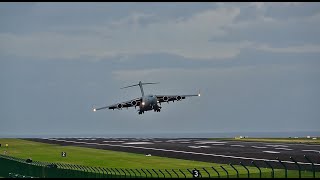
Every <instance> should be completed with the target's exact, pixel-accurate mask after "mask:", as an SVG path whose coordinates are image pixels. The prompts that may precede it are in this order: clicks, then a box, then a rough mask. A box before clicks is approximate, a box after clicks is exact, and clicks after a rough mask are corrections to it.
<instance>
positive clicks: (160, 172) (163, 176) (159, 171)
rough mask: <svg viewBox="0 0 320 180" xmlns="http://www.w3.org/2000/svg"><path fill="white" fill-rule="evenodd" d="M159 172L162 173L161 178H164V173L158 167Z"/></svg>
mask: <svg viewBox="0 0 320 180" xmlns="http://www.w3.org/2000/svg"><path fill="white" fill-rule="evenodd" d="M159 172H160V173H161V174H162V175H163V178H166V175H164V173H163V172H162V171H161V169H159Z"/></svg>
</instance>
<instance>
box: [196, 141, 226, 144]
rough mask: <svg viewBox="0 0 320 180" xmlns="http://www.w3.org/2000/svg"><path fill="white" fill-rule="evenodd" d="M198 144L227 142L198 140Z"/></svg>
mask: <svg viewBox="0 0 320 180" xmlns="http://www.w3.org/2000/svg"><path fill="white" fill-rule="evenodd" d="M196 142H197V143H196V144H225V143H227V142H222V141H196Z"/></svg>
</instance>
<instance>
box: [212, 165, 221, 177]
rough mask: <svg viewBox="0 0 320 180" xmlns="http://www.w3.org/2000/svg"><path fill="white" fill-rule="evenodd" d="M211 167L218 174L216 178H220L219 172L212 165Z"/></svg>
mask: <svg viewBox="0 0 320 180" xmlns="http://www.w3.org/2000/svg"><path fill="white" fill-rule="evenodd" d="M211 168H212V169H213V170H214V171H215V172H216V173H217V174H218V178H220V173H219V172H218V171H217V170H216V169H215V168H214V167H211Z"/></svg>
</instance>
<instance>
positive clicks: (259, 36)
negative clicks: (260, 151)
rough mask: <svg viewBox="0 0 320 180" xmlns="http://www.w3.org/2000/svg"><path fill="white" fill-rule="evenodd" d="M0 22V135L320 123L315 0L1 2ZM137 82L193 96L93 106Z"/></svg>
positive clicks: (126, 92) (117, 97)
mask: <svg viewBox="0 0 320 180" xmlns="http://www.w3.org/2000/svg"><path fill="white" fill-rule="evenodd" d="M0 24H1V28H0V87H1V88H0V137H1V136H2V137H4V136H24V135H35V136H56V135H70V136H72V135H86V134H112V133H116V134H125V133H132V134H134V133H137V134H139V133H164V134H165V133H203V132H209V133H210V132H294V131H317V132H319V130H320V121H319V120H320V95H319V92H320V83H319V81H320V36H319V32H320V3H318V2H308V3H298V2H292V3H290V2H268V3H266V2H258V3H257V2H242V3H230V2H227V3H216V2H211V3H210V2H202V3H195V2H194V3H190V2H189V3H183V2H178V3H173V2H149V3H142V2H139V3H138V2H121V3H117V2H104V3H103V2H96V3H89V2H82V3H80V2H79V3H67V2H63V3H58V2H42V3H40V2H35V3H32V2H29V3H22V2H20V3H18V2H16V3H9V2H7V3H0ZM139 81H142V82H160V84H156V85H146V86H144V91H145V93H147V94H161V95H164V94H165V95H178V94H182V95H183V94H197V93H198V91H199V89H200V90H201V97H192V98H187V99H185V100H183V101H180V102H175V103H170V104H162V111H161V112H160V113H158V112H153V111H149V112H145V113H144V114H143V115H138V113H137V109H134V108H130V109H128V110H127V109H123V110H114V111H112V110H102V111H97V112H93V111H92V108H93V107H101V106H106V105H112V104H115V103H119V102H123V101H127V100H130V99H134V98H137V97H140V96H141V93H140V90H139V88H138V87H134V88H128V89H120V88H121V87H124V86H128V85H132V84H137V83H138V82H139ZM319 134H320V133H319Z"/></svg>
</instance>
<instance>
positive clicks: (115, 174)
mask: <svg viewBox="0 0 320 180" xmlns="http://www.w3.org/2000/svg"><path fill="white" fill-rule="evenodd" d="M110 169H111V171H112V172H114V176H117V172H116V171H115V170H113V169H112V168H110Z"/></svg>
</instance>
